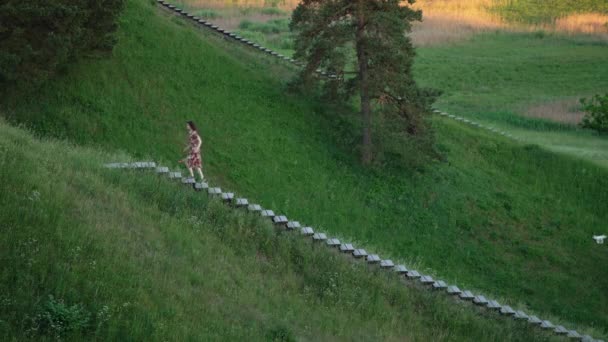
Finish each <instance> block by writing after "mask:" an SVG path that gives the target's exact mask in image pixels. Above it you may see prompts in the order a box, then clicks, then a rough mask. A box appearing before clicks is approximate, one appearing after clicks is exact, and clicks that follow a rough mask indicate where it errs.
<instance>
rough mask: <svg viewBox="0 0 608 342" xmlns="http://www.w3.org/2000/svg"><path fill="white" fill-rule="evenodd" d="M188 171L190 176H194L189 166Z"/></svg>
mask: <svg viewBox="0 0 608 342" xmlns="http://www.w3.org/2000/svg"><path fill="white" fill-rule="evenodd" d="M188 171H189V172H190V177H192V178H194V172H193V171H192V168H191V167H189V168H188Z"/></svg>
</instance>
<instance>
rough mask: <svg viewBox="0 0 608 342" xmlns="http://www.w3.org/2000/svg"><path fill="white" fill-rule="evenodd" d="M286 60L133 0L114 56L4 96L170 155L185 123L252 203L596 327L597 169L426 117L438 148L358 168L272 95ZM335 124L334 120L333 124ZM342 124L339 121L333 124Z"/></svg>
mask: <svg viewBox="0 0 608 342" xmlns="http://www.w3.org/2000/svg"><path fill="white" fill-rule="evenodd" d="M292 74H293V73H292V71H291V70H290V69H289V68H288V67H285V66H282V65H277V64H276V63H275V61H273V60H269V59H266V58H265V57H261V56H259V55H257V54H256V53H254V52H253V51H250V50H247V49H243V48H240V47H238V46H234V45H231V44H227V43H226V42H225V41H223V40H222V39H219V38H218V37H215V36H213V35H210V34H208V33H205V32H202V31H198V30H196V29H194V28H193V27H191V26H189V25H187V24H185V23H184V21H183V20H181V19H179V18H176V17H173V16H170V15H168V14H166V13H164V12H161V11H159V10H158V9H156V8H154V6H153V5H151V4H149V3H148V2H143V1H138V0H131V1H128V2H127V8H126V12H125V14H124V15H123V17H122V19H121V29H120V34H119V44H118V46H117V47H116V50H115V53H114V56H113V58H111V59H108V60H88V61H84V62H82V63H80V64H79V65H78V66H76V67H75V68H74V69H73V70H72V71H71V72H69V73H68V74H67V75H64V76H62V77H60V78H59V79H57V80H56V81H54V82H52V83H50V84H49V85H48V86H46V87H45V88H44V89H41V90H39V91H36V92H28V91H27V90H14V92H13V93H12V94H10V95H9V96H7V97H6V98H4V99H2V102H1V104H0V105H1V109H2V111H3V113H4V115H5V116H6V117H7V118H8V120H9V121H10V122H14V123H21V124H24V125H27V126H28V127H31V129H32V130H33V131H34V132H36V134H40V135H48V136H54V137H60V138H66V139H68V140H70V141H71V142H72V143H75V144H82V145H86V146H93V147H103V148H105V149H110V150H119V151H120V150H122V151H125V152H128V153H129V154H132V155H134V156H135V157H153V158H154V159H156V160H158V161H162V162H166V163H168V164H169V165H173V166H175V165H176V164H177V163H176V161H177V160H178V159H181V158H182V156H181V154H180V153H181V150H182V148H183V143H184V139H185V132H184V121H185V120H188V119H193V120H195V121H196V122H197V123H198V124H199V126H200V128H201V133H202V136H203V140H204V143H203V150H204V163H205V165H206V174H207V176H208V177H209V178H210V179H211V180H212V181H213V182H214V183H217V184H219V185H220V186H222V187H223V188H229V189H234V190H236V191H237V192H239V193H240V194H242V195H244V196H245V197H248V198H250V199H252V200H254V201H256V202H259V203H261V204H262V205H263V206H264V207H269V208H272V209H274V210H275V211H276V212H281V213H284V214H286V215H287V216H288V217H290V218H292V219H296V220H299V221H301V222H302V223H304V224H308V225H312V226H313V227H314V228H316V229H320V230H324V231H326V232H328V233H330V234H331V235H334V236H337V237H339V238H341V240H344V241H347V242H353V243H355V244H356V245H360V246H363V247H365V248H366V249H367V250H368V251H370V252H377V253H378V254H380V255H381V256H382V257H384V258H391V259H393V260H395V261H405V262H407V264H408V265H411V266H415V267H419V269H420V270H421V271H424V272H428V273H431V274H432V275H434V276H435V275H436V276H440V277H441V278H443V279H445V280H447V281H449V282H454V283H456V284H458V285H459V286H461V287H466V288H467V289H471V290H480V291H482V292H483V293H484V294H487V295H489V296H493V297H496V298H497V299H499V300H500V301H501V302H504V303H506V304H509V305H512V306H514V307H516V308H522V309H525V310H528V311H530V312H534V313H537V314H539V315H540V316H542V317H547V318H549V319H551V320H552V321H555V322H560V323H564V324H565V325H567V326H576V327H577V328H578V329H579V330H585V331H588V332H590V333H591V334H592V335H593V336H605V334H606V333H607V331H606V327H607V326H608V315H607V312H606V310H605V307H606V305H608V293H606V291H604V289H606V288H608V275H607V274H606V272H604V270H603V269H602V268H601V267H598V265H603V264H606V263H607V262H608V253H606V249H605V248H603V247H604V246H599V245H595V244H594V243H593V240H592V239H591V236H592V235H593V234H598V233H600V232H601V231H602V230H604V229H605V222H607V221H608V210H607V209H608V204H607V203H608V193H607V192H606V191H605V189H606V187H607V186H608V183H607V182H608V178H607V177H606V172H607V171H606V169H604V168H601V167H598V166H596V165H594V164H592V163H588V162H585V161H581V160H579V159H576V158H574V157H567V156H562V155H558V154H554V153H551V152H547V151H545V150H543V149H541V148H538V147H535V146H532V145H522V144H514V143H513V142H512V141H510V140H507V139H502V138H499V137H496V136H494V135H491V134H486V133H484V132H481V131H478V130H475V129H470V128H467V127H465V126H462V125H460V124H457V123H455V122H452V121H450V120H444V119H440V118H436V119H434V126H435V130H436V132H437V139H438V148H439V149H440V150H441V151H442V152H443V154H444V156H445V161H444V162H436V163H435V164H433V165H431V166H429V168H428V169H427V170H424V171H419V172H414V173H412V174H404V173H402V172H398V171H390V170H365V169H362V168H360V167H359V165H358V163H357V161H356V153H354V151H352V150H351V146H353V145H354V144H356V141H357V138H356V136H354V135H352V134H350V133H349V132H346V133H344V132H342V131H343V130H344V129H343V128H341V127H342V126H341V125H340V124H339V121H338V123H337V120H338V119H337V118H336V116H337V114H338V113H340V112H344V111H347V110H348V109H344V108H342V109H339V111H336V110H334V109H333V108H327V107H326V106H325V105H324V104H323V103H320V102H318V101H317V100H316V99H314V98H312V97H311V98H308V97H306V96H302V95H292V94H289V93H287V92H286V91H285V90H284V85H285V83H286V82H287V81H288V80H289V79H290V78H291V76H292ZM338 128H340V129H338ZM337 131H340V132H337Z"/></svg>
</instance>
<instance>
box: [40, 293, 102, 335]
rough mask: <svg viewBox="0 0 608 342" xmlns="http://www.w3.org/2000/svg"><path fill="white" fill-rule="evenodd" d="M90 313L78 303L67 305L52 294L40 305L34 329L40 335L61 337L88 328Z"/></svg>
mask: <svg viewBox="0 0 608 342" xmlns="http://www.w3.org/2000/svg"><path fill="white" fill-rule="evenodd" d="M90 319H91V314H90V313H89V312H88V311H87V310H86V309H85V308H84V307H83V306H82V305H79V304H76V305H72V306H68V305H66V304H65V303H64V302H63V301H62V300H57V299H55V298H54V297H53V296H49V299H48V300H47V301H46V302H45V303H44V304H43V305H42V306H41V307H40V309H39V312H38V314H37V315H36V317H35V319H34V329H33V331H36V332H37V333H38V334H40V335H49V336H52V337H54V338H61V337H62V336H65V335H66V334H68V333H71V332H82V331H85V330H86V329H87V328H89V323H90Z"/></svg>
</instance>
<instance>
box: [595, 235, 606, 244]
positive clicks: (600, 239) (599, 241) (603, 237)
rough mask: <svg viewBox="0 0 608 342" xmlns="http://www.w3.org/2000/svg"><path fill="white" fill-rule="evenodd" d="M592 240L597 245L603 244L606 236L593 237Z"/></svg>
mask: <svg viewBox="0 0 608 342" xmlns="http://www.w3.org/2000/svg"><path fill="white" fill-rule="evenodd" d="M593 239H594V240H595V242H597V243H598V244H601V243H604V240H605V239H606V235H593Z"/></svg>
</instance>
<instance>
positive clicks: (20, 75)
mask: <svg viewBox="0 0 608 342" xmlns="http://www.w3.org/2000/svg"><path fill="white" fill-rule="evenodd" d="M123 4H124V0H52V1H40V0H3V1H0V93H2V91H3V90H5V89H8V88H10V87H13V86H14V85H15V84H23V85H26V86H28V87H29V86H33V85H38V84H41V83H42V82H44V81H45V80H47V79H48V78H49V77H51V76H53V75H54V74H56V73H57V72H59V71H61V70H63V69H65V68H66V67H67V66H69V65H70V64H71V63H72V62H74V61H75V60H77V59H78V58H80V57H82V56H90V55H93V54H95V55H99V53H102V54H107V53H108V52H111V51H112V48H113V47H114V45H115V43H116V37H115V32H116V30H117V28H118V16H119V14H120V12H121V10H122V8H123Z"/></svg>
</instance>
